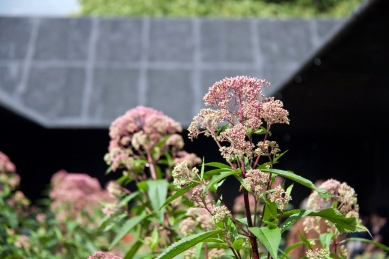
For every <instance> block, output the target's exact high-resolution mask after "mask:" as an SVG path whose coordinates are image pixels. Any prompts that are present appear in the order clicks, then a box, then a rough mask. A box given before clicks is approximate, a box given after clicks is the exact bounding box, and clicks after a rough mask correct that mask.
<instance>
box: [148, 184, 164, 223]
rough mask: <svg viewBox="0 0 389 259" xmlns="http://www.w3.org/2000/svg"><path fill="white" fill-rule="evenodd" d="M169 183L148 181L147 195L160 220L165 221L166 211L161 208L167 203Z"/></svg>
mask: <svg viewBox="0 0 389 259" xmlns="http://www.w3.org/2000/svg"><path fill="white" fill-rule="evenodd" d="M168 188H169V183H168V182H167V181H166V180H148V181H147V194H148V196H149V199H150V203H151V207H152V208H153V210H154V211H155V213H156V214H157V215H159V217H160V219H161V220H163V213H164V211H165V210H164V209H161V210H160V208H161V206H162V205H163V204H164V203H165V201H166V196H167V191H168Z"/></svg>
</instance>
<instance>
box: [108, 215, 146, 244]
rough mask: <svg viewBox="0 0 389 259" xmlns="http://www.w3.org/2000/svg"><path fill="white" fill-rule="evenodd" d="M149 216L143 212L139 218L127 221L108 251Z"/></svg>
mask: <svg viewBox="0 0 389 259" xmlns="http://www.w3.org/2000/svg"><path fill="white" fill-rule="evenodd" d="M149 216H150V215H149V214H147V213H146V211H143V212H142V213H141V214H140V215H139V216H136V217H134V218H130V219H129V220H127V221H126V222H125V223H124V225H123V226H122V228H121V230H120V231H119V233H118V234H117V235H116V237H115V239H114V240H113V241H112V243H111V245H110V246H109V249H112V247H114V246H115V245H116V244H117V243H119V241H120V240H122V238H123V237H124V236H125V235H127V234H128V232H130V231H131V230H132V229H133V228H134V227H135V226H136V225H138V224H139V223H140V222H141V221H142V220H144V219H145V218H147V217H149Z"/></svg>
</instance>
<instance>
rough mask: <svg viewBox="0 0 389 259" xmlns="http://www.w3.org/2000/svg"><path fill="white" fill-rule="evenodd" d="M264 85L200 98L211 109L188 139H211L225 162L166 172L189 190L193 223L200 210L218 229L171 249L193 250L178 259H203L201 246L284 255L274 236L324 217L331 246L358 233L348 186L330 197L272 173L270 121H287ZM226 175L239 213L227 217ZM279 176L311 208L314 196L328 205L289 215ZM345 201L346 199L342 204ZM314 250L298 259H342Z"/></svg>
mask: <svg viewBox="0 0 389 259" xmlns="http://www.w3.org/2000/svg"><path fill="white" fill-rule="evenodd" d="M268 86H270V84H269V83H268V82H267V81H265V80H261V79H257V78H252V77H246V76H237V77H233V78H225V79H224V80H222V81H219V82H216V83H215V84H214V85H213V86H212V87H210V88H209V91H208V93H207V94H206V95H205V97H204V101H205V105H206V106H210V107H211V108H205V109H202V110H201V111H200V112H199V114H198V115H197V116H195V117H194V119H193V122H192V123H191V124H190V126H189V128H188V130H189V138H190V139H192V140H193V139H195V138H197V136H198V135H200V134H204V135H205V136H207V137H211V138H212V139H213V140H214V141H215V143H216V145H217V146H218V148H219V152H220V154H221V156H222V157H223V158H224V159H225V161H226V164H221V163H212V162H211V163H205V162H204V161H203V165H202V170H201V172H200V173H199V170H198V169H196V168H192V169H189V168H188V166H187V164H186V162H185V161H184V162H182V163H180V164H177V165H176V167H175V168H174V170H173V178H174V181H173V182H174V185H175V188H176V189H177V190H183V189H185V190H189V191H190V192H191V195H192V197H191V201H192V202H193V204H194V206H195V208H196V210H197V211H198V212H197V213H198V214H196V215H197V220H198V219H199V218H200V215H204V216H202V217H205V213H208V214H209V215H210V216H211V217H212V219H213V225H214V227H213V229H216V230H220V231H221V232H220V233H218V234H215V235H214V236H213V238H212V239H211V240H208V241H207V240H205V241H204V240H200V241H199V240H196V241H188V242H179V244H176V245H175V246H176V247H175V249H176V250H177V249H178V247H180V246H184V245H186V246H188V243H189V244H190V246H192V247H193V248H192V249H194V250H193V252H190V251H192V250H190V249H187V250H186V253H185V254H186V256H185V258H196V256H195V255H194V254H195V251H196V252H197V253H203V254H204V256H203V257H202V258H211V255H210V253H209V250H208V249H209V247H219V248H222V247H223V248H224V249H225V251H224V253H225V254H226V255H229V256H231V257H233V258H238V259H242V258H254V259H259V258H264V257H266V258H278V257H280V258H283V257H285V258H289V257H288V255H287V253H285V252H280V250H279V249H280V243H281V235H282V233H283V232H284V231H286V230H287V229H288V228H290V226H292V225H293V224H294V223H295V222H296V221H298V220H299V219H300V218H307V219H308V220H309V219H310V218H318V219H321V218H322V219H324V220H325V221H326V222H328V225H329V226H331V227H332V230H334V232H330V233H334V236H333V238H332V239H331V242H332V243H333V244H336V245H337V244H338V239H337V238H339V236H340V235H341V234H342V233H343V232H354V231H365V230H366V229H365V228H364V227H363V226H362V225H361V224H360V222H359V219H358V213H357V210H358V206H357V204H356V198H355V195H354V194H353V192H351V189H350V187H348V186H347V185H345V184H342V185H341V186H342V187H340V186H339V188H338V192H333V191H331V190H330V189H328V188H326V186H323V187H322V188H320V189H319V188H316V187H315V186H314V185H313V183H312V182H311V181H309V180H308V179H305V178H303V177H301V176H298V175H296V174H294V173H292V172H290V171H284V170H279V169H275V168H274V165H275V164H276V163H277V162H278V160H279V159H280V157H281V156H282V155H283V154H284V153H281V149H280V147H279V145H278V143H276V142H275V141H272V140H270V139H269V137H270V130H271V128H272V127H273V125H275V124H289V122H290V121H289V118H288V115H289V113H288V111H287V110H285V109H284V108H283V103H282V102H281V101H279V100H275V99H274V98H273V97H265V96H264V94H263V92H262V89H263V88H264V87H268ZM205 169H209V170H205ZM227 177H234V178H236V179H237V180H238V181H239V182H240V184H241V186H240V190H241V192H242V194H241V198H240V200H241V201H243V206H241V208H242V210H243V211H234V212H232V211H230V210H229V208H227V206H225V205H224V202H223V198H222V195H221V194H220V193H219V192H218V188H219V187H220V185H221V184H222V183H223V182H224V180H225V179H226V178H227ZM285 178H287V179H289V180H292V181H294V182H296V183H299V184H302V185H304V186H307V187H309V188H311V189H313V190H314V191H315V192H314V198H312V199H311V200H312V202H311V204H314V201H315V200H316V201H317V200H319V199H322V200H323V201H326V202H327V203H328V206H325V207H320V208H317V207H312V208H310V210H306V211H304V210H293V211H292V212H289V211H288V204H289V201H290V200H291V199H292V196H291V190H292V187H293V185H290V186H289V187H287V186H285V183H284V181H283V179H285ZM340 194H341V195H343V196H342V198H341V199H343V200H342V201H343V203H339V204H341V205H339V206H338V207H335V206H333V203H334V202H337V201H339V199H340V198H339V196H341V195H340ZM351 197H352V199H351ZM345 199H348V201H349V202H348V203H346V202H345ZM319 203H320V202H319ZM351 203H352V204H351ZM235 207H236V208H238V206H234V208H235ZM346 207H347V208H349V207H352V209H346ZM321 210H322V211H321ZM190 211H193V210H192V209H191V210H190ZM188 212H189V211H188ZM192 213H194V212H190V213H188V214H187V215H188V218H186V219H184V220H183V221H182V224H181V228H182V229H183V230H184V231H183V232H184V233H186V235H188V234H189V233H191V231H193V229H194V228H195V227H196V224H197V223H196V221H195V220H194V219H193V218H192V217H191V215H192ZM240 213H241V214H240ZM308 216H310V217H308ZM195 218H196V217H195ZM308 220H307V222H308ZM207 222H208V221H207ZM206 225H207V226H208V225H211V224H209V223H208V224H205V223H203V224H202V225H201V226H204V227H205V226H206ZM207 230H209V229H203V231H207ZM335 230H336V231H335ZM189 237H190V235H189V236H188V238H189ZM188 240H194V239H188ZM173 246H174V245H173ZM321 249H323V250H312V249H310V250H309V251H308V253H306V254H304V255H303V257H304V256H308V257H309V258H316V257H315V256H316V255H320V256H321V255H323V256H324V257H323V258H330V257H329V255H330V254H331V253H337V254H338V256H339V257H341V258H343V257H344V253H343V254H342V253H340V252H339V251H340V250H341V249H340V248H339V249H337V250H336V249H335V250H334V249H332V248H330V246H327V247H325V246H324V245H323V247H322V248H321ZM331 249H332V250H331ZM290 250H291V249H290ZM167 251H171V249H170V248H168V249H167ZM342 251H343V250H342ZM288 252H289V251H288ZM166 254H168V252H165V253H164V254H163V256H160V257H159V258H165V256H166ZM166 258H168V257H166Z"/></svg>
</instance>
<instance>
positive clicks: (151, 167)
mask: <svg viewBox="0 0 389 259" xmlns="http://www.w3.org/2000/svg"><path fill="white" fill-rule="evenodd" d="M147 161H148V162H149V166H150V174H151V178H153V180H157V173H156V172H155V166H154V160H153V158H152V157H151V153H150V150H148V151H147Z"/></svg>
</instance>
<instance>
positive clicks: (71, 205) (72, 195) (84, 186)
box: [50, 170, 113, 221]
mask: <svg viewBox="0 0 389 259" xmlns="http://www.w3.org/2000/svg"><path fill="white" fill-rule="evenodd" d="M51 183H52V190H51V192H50V198H51V199H52V200H53V203H52V204H51V209H52V210H53V211H54V212H55V213H56V217H57V219H59V220H66V219H67V218H70V219H73V220H81V221H83V220H85V219H81V218H82V217H81V211H82V210H83V211H85V212H87V213H88V214H89V215H90V216H92V215H93V213H94V212H95V210H100V207H101V206H100V202H109V201H112V200H113V199H112V198H110V197H109V194H108V192H107V191H106V190H103V189H102V188H101V186H100V183H99V181H98V180H97V179H96V178H92V177H90V176H89V175H87V174H75V173H67V172H66V171H64V170H61V171H59V172H57V173H56V174H54V175H53V177H52V179H51Z"/></svg>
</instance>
